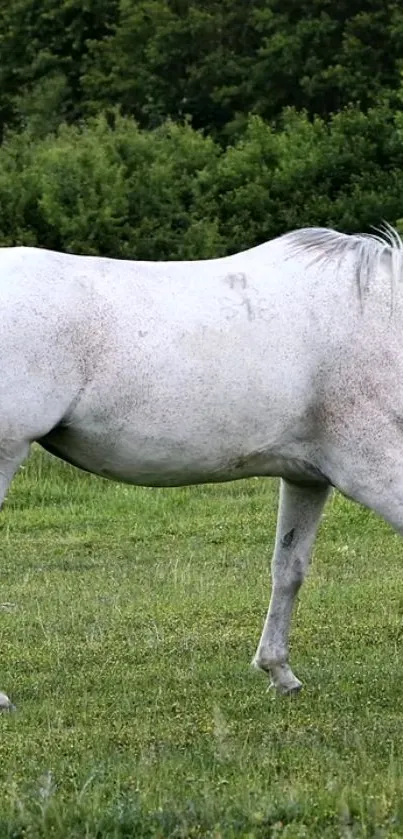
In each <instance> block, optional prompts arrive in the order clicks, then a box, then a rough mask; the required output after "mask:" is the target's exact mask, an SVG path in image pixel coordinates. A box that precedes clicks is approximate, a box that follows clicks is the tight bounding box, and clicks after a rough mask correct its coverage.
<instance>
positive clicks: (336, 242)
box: [283, 224, 403, 296]
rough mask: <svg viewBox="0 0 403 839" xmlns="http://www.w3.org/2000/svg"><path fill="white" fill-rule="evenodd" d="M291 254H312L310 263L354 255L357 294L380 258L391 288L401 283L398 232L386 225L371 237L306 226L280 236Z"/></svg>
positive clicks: (402, 252)
mask: <svg viewBox="0 0 403 839" xmlns="http://www.w3.org/2000/svg"><path fill="white" fill-rule="evenodd" d="M283 238H284V239H286V240H287V241H288V243H289V245H290V248H291V252H292V253H293V254H300V253H308V254H309V253H312V261H313V262H317V261H327V260H334V259H335V260H338V261H339V263H341V261H342V259H343V257H344V256H346V255H347V254H348V253H353V254H354V256H355V260H356V262H355V270H356V279H357V286H358V292H359V294H360V296H361V295H362V293H363V292H365V291H367V290H368V288H369V285H370V283H371V280H372V278H373V277H374V275H375V274H376V272H377V270H378V268H379V265H380V262H381V260H382V259H383V258H385V257H386V258H387V259H388V260H389V270H390V275H391V276H390V279H391V285H392V289H395V288H396V286H397V285H398V283H400V282H401V280H402V274H403V241H402V239H401V238H400V236H399V234H398V232H397V230H395V228H394V227H392V226H391V225H389V224H385V225H384V226H383V227H381V228H379V230H378V231H377V232H376V233H373V234H353V235H349V234H347V233H339V232H338V231H336V230H329V229H327V228H326V227H307V228H302V229H301V230H294V231H293V232H292V233H286V234H285V236H284V237H283Z"/></svg>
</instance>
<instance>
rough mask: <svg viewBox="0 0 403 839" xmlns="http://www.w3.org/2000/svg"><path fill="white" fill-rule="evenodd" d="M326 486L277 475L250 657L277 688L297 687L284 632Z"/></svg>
mask: <svg viewBox="0 0 403 839" xmlns="http://www.w3.org/2000/svg"><path fill="white" fill-rule="evenodd" d="M329 491H330V490H329V487H328V486H322V485H317V484H315V485H309V486H302V485H297V484H292V483H289V482H288V481H284V480H282V481H281V486H280V503H279V512H278V519H277V532H276V543H275V548H274V554H273V560H272V593H271V599H270V605H269V611H268V613H267V617H266V621H265V624H264V628H263V632H262V636H261V639H260V641H259V646H258V648H257V652H256V655H255V658H254V662H253V663H254V665H255V666H256V667H259V668H260V669H262V670H265V671H266V672H267V673H270V675H271V677H272V683H273V685H274V686H275V687H276V688H277V689H278V690H279V692H280V693H292V692H294V691H297V690H299V689H300V687H301V682H300V681H299V680H298V679H297V678H296V677H295V676H294V674H293V672H292V670H291V668H290V667H289V665H288V663H287V660H288V635H289V629H290V621H291V614H292V609H293V606H294V601H295V597H296V595H297V592H298V590H299V588H300V586H301V584H302V582H303V579H304V577H305V574H306V572H307V569H308V564H309V560H310V556H311V551H312V547H313V543H314V541H315V536H316V531H317V529H318V525H319V522H320V519H321V515H322V511H323V507H324V505H325V502H326V499H327V497H328V494H329Z"/></svg>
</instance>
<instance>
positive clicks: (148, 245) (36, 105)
mask: <svg viewBox="0 0 403 839" xmlns="http://www.w3.org/2000/svg"><path fill="white" fill-rule="evenodd" d="M402 61H403V6H402V5H401V4H400V2H399V0H395V1H394V2H390V1H389V0H367V1H366V2H360V3H359V2H356V0H349V2H348V3H347V2H346V1H345V0H340V2H337V3H333V2H331V0H309V2H307V0H302V2H297V0H281V2H280V0H203V3H202V4H201V3H200V0H40V2H38V0H10V2H9V3H8V4H7V5H6V4H4V5H3V7H2V9H1V10H0V136H1V145H0V244H1V245H7V244H16V243H23V244H37V245H41V246H45V247H52V248H57V249H60V250H72V251H76V252H81V253H99V254H109V255H114V256H123V257H130V258H139V259H142V258H143V259H145V258H147V259H169V258H204V257H209V256H217V255H220V254H224V253H229V252H233V251H236V250H241V249H242V248H245V247H249V246H251V245H253V244H256V243H258V242H261V241H263V240H265V239H268V238H271V237H273V236H276V235H278V234H279V233H282V232H284V231H285V230H289V229H291V228H295V227H300V226H302V225H327V226H335V227H337V228H338V229H341V230H348V231H355V230H368V229H369V228H370V226H371V225H379V224H380V223H381V221H382V219H387V220H389V221H390V222H392V223H395V224H397V225H399V224H400V219H401V218H403V197H402V189H401V184H402V175H403V139H402V138H403V134H402V129H403V113H402V111H403V108H402V103H403V87H402V80H401V71H402V67H403V64H402Z"/></svg>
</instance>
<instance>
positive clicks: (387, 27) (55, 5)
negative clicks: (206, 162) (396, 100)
mask: <svg viewBox="0 0 403 839" xmlns="http://www.w3.org/2000/svg"><path fill="white" fill-rule="evenodd" d="M402 51H403V7H402V5H401V3H399V2H398V0H366V2H365V4H363V3H362V2H358V0H349V2H346V0H339V2H337V3H334V2H333V3H332V2H330V0H315V2H312V0H309V2H308V0H304V2H302V3H301V2H300V0H287V1H286V2H285V0H249V2H248V3H245V0H205V2H203V3H202V4H201V3H200V2H199V0H86V1H85V2H84V3H83V2H81V0H41V3H40V4H39V5H38V3H37V2H36V0H10V2H9V3H8V4H5V5H3V8H2V10H1V11H0V125H1V124H3V125H8V126H9V127H10V126H11V125H16V124H17V125H26V124H27V123H32V124H33V125H35V130H37V131H39V132H42V133H44V132H45V133H46V130H47V127H48V126H50V127H51V128H53V127H56V125H57V124H59V123H60V122H61V121H63V120H67V121H68V122H72V121H75V120H77V119H81V118H82V117H86V116H88V115H90V114H94V113H99V112H100V111H105V110H108V109H109V108H110V107H115V106H116V105H120V107H121V108H122V110H123V112H124V113H126V114H129V115H131V116H134V117H135V119H136V120H137V121H138V122H139V124H140V125H141V126H142V127H144V128H154V127H156V126H157V125H160V124H161V123H163V122H165V120H166V119H167V118H171V119H172V120H174V121H178V120H182V119H183V118H184V117H185V116H186V115H190V117H191V119H192V123H193V125H194V127H195V128H203V129H205V130H208V131H209V132H212V133H214V134H215V135H219V136H220V137H221V138H226V139H227V140H233V139H234V138H235V136H236V135H237V132H238V131H239V130H241V129H242V127H243V125H244V124H245V120H246V119H247V116H248V114H249V113H251V112H253V113H258V114H260V115H261V116H262V117H263V118H264V119H269V120H271V119H273V118H275V119H277V117H278V116H279V115H280V114H281V111H282V109H283V108H284V107H290V106H293V107H295V108H297V109H298V110H304V109H305V110H306V111H307V112H308V113H309V114H310V115H311V116H312V115H314V114H317V115H319V116H322V117H327V116H328V115H329V114H330V113H334V112H336V111H339V110H341V109H342V108H343V107H345V106H347V105H349V104H351V103H360V106H361V107H362V108H363V109H364V110H366V109H367V108H368V107H370V106H373V105H375V104H376V103H377V102H378V101H379V99H380V98H381V97H382V96H384V95H385V94H388V95H390V94H391V93H392V92H394V91H396V90H397V89H398V88H399V85H400V71H401V56H402Z"/></svg>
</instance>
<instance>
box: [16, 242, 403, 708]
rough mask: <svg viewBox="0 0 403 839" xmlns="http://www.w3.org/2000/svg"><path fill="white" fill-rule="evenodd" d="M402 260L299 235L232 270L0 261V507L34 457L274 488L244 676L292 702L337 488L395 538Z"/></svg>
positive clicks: (260, 250) (138, 474)
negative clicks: (272, 479) (256, 669)
mask: <svg viewBox="0 0 403 839" xmlns="http://www.w3.org/2000/svg"><path fill="white" fill-rule="evenodd" d="M402 263H403V256H402V252H401V249H400V241H399V240H397V239H396V240H393V237H391V240H390V242H389V243H385V242H380V241H378V240H376V239H375V238H374V239H364V238H361V237H348V236H344V235H342V234H337V233H333V232H331V231H323V230H308V231H299V232H296V233H293V234H289V235H288V236H285V237H281V238H280V239H276V240H274V241H273V242H270V243H267V244H266V245H261V246H260V247H257V248H254V249H252V250H250V251H246V252H244V253H241V254H237V255H235V256H231V257H226V258H223V259H217V260H207V261H201V262H168V263H151V262H128V261H117V260H110V259H99V258H94V257H80V256H72V255H63V254H58V253H54V252H51V251H45V250H35V249H31V248H4V249H2V250H1V251H0V364H1V377H0V503H1V502H2V500H3V499H4V496H5V493H6V491H7V487H8V485H9V483H10V481H11V480H12V477H13V475H14V473H15V472H16V470H17V469H18V467H19V465H20V464H21V462H22V460H23V459H24V458H25V456H26V455H27V453H28V451H29V446H30V444H31V442H33V441H38V442H39V443H41V444H42V445H43V446H44V447H45V448H46V449H48V450H49V451H51V452H52V453H53V454H56V455H58V456H59V457H61V458H63V459H65V460H67V461H69V462H71V463H73V464H74V465H77V466H80V467H81V468H83V469H86V470H88V471H90V472H94V473H96V474H99V475H102V476H104V477H109V478H113V479H115V480H120V481H127V482H130V483H134V484H143V485H149V486H174V485H182V484H193V483H200V482H215V481H227V480H233V479H237V478H244V477H249V476H256V475H260V476H264V475H266V476H269V475H272V476H273V475H277V476H280V477H282V478H283V479H284V480H283V482H282V487H281V496H280V511H279V521H278V531H277V539H276V547H275V553H274V558H273V591H272V600H271V604H270V609H269V613H268V617H267V621H266V624H265V627H264V630H263V634H262V638H261V640H260V644H259V647H258V651H257V653H256V659H255V661H256V663H257V665H258V666H260V667H262V668H263V669H264V670H267V671H270V672H271V675H272V678H273V681H274V683H275V685H276V686H277V687H278V688H279V689H280V690H281V691H285V692H288V691H290V690H294V689H297V688H298V687H299V685H300V683H299V682H298V680H297V679H296V678H295V677H294V675H293V674H292V672H291V670H290V668H289V667H288V664H287V637H288V628H289V621H290V616H291V610H292V605H293V600H294V597H295V594H296V592H297V590H298V588H299V585H300V583H301V581H302V579H303V576H304V573H305V571H306V567H307V564H308V560H309V554H310V551H311V548H312V544H313V541H314V537H315V533H316V528H317V525H318V522H319V519H320V515H321V512H322V509H323V506H324V503H325V500H326V498H327V495H328V492H329V488H330V487H331V486H336V487H338V488H339V489H340V490H341V491H342V492H344V493H345V494H347V495H349V496H351V497H353V498H355V499H356V500H358V501H360V502H362V503H364V504H366V505H368V506H370V507H372V508H373V509H375V510H377V511H378V512H379V513H380V514H381V515H383V516H384V517H385V518H387V519H388V520H389V521H391V522H392V523H393V524H394V525H395V526H397V527H398V528H399V527H400V528H403V445H402V444H403V308H402V303H403V297H402V294H401V292H400V289H399V288H398V287H397V281H398V280H400V272H401V268H402Z"/></svg>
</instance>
